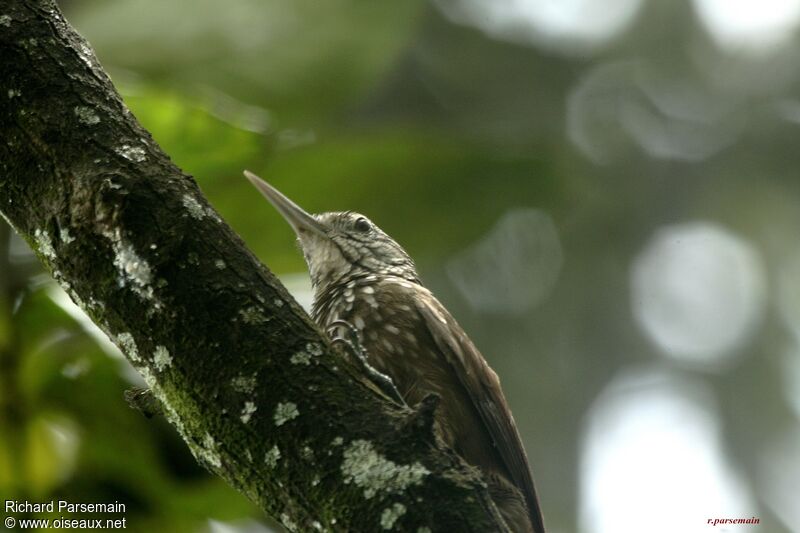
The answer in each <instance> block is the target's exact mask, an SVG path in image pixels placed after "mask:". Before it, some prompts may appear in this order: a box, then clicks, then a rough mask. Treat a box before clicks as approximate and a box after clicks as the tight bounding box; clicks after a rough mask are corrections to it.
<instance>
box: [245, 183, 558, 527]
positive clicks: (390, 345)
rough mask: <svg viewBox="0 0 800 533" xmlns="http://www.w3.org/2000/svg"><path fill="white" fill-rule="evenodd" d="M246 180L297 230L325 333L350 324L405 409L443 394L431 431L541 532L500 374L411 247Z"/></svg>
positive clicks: (359, 219)
mask: <svg viewBox="0 0 800 533" xmlns="http://www.w3.org/2000/svg"><path fill="white" fill-rule="evenodd" d="M244 174H245V176H246V177H247V179H248V180H249V181H250V182H251V183H252V184H253V185H254V186H255V188H256V189H257V190H258V191H259V192H260V193H261V194H262V195H263V196H264V197H265V198H266V199H267V200H268V201H269V202H270V203H271V204H272V206H273V207H274V208H275V209H276V210H277V211H278V212H279V213H280V215H281V216H282V217H283V218H284V219H285V220H286V222H288V223H289V225H290V226H291V227H292V229H293V230H294V232H295V234H296V235H297V238H298V241H299V245H300V248H301V250H302V253H303V256H304V258H305V261H306V263H307V265H308V269H309V273H310V276H311V283H312V287H313V291H314V297H313V303H312V307H311V316H312V318H313V319H314V321H315V322H316V323H317V324H318V325H319V326H320V327H322V328H323V329H326V330H329V329H330V328H338V327H340V326H342V325H346V326H348V327H349V328H351V329H352V330H353V331H354V332H355V335H356V336H357V340H358V344H359V345H360V346H359V349H363V352H364V357H366V360H367V361H366V363H367V364H368V368H369V369H370V371H371V372H374V373H375V374H376V375H378V376H380V377H381V378H384V379H385V380H388V382H389V383H391V388H392V389H394V390H396V392H397V393H398V394H399V395H400V396H401V397H402V401H404V402H405V403H406V404H407V405H417V404H419V402H421V401H422V400H424V399H425V398H426V397H429V396H430V395H431V394H434V395H437V396H438V397H439V403H438V407H437V408H436V410H435V416H434V420H435V427H436V430H437V432H438V434H439V435H440V437H441V439H442V440H443V441H444V442H445V444H447V445H448V446H449V447H450V448H451V449H453V450H454V451H455V452H456V453H457V454H458V455H459V456H460V457H461V458H462V459H463V460H464V461H465V462H467V463H468V464H470V465H471V466H473V467H477V468H478V470H479V471H480V472H481V474H482V476H483V478H484V480H485V482H486V484H487V488H488V489H489V494H490V496H491V498H492V500H493V502H494V503H495V506H496V507H497V508H498V510H499V511H500V515H501V516H502V518H503V520H504V521H505V522H506V525H507V527H508V529H509V530H511V531H513V532H515V533H517V532H518V533H544V532H545V528H544V520H543V517H542V512H541V508H540V505H539V500H538V497H537V493H536V489H535V486H534V482H533V477H532V474H531V470H530V466H529V463H528V458H527V455H526V454H525V449H524V447H523V445H522V440H521V438H520V435H519V431H518V430H517V426H516V423H515V422H514V417H513V416H512V414H511V409H510V408H509V405H508V402H507V401H506V399H505V396H504V395H503V391H502V389H501V387H500V381H499V379H498V377H497V374H496V373H495V372H494V371H493V370H492V369H491V368H490V367H489V365H488V363H487V362H486V360H485V359H484V358H483V356H482V355H481V353H480V352H479V351H478V349H477V348H476V347H475V345H474V344H473V342H472V341H471V340H470V338H469V337H468V336H467V334H466V333H465V332H464V330H463V329H462V328H461V326H460V325H459V324H458V323H457V322H456V320H455V319H454V318H453V316H452V315H451V314H450V313H449V312H448V311H447V309H445V307H444V306H443V305H442V304H441V303H440V302H439V300H437V299H436V297H434V295H433V294H432V293H431V291H430V290H428V289H427V288H426V287H425V286H424V285H423V284H422V281H421V280H420V277H419V275H418V274H417V270H416V267H415V265H414V262H413V260H412V259H411V257H410V256H409V255H408V253H406V251H405V250H404V249H403V248H402V247H401V246H400V245H399V244H398V243H397V242H395V240H394V239H392V238H391V237H390V236H389V235H387V234H386V233H385V232H383V231H382V230H381V229H380V228H379V227H378V226H376V225H375V224H374V223H373V222H372V221H371V220H370V219H368V218H367V217H366V216H364V215H362V214H359V213H356V212H353V211H342V212H326V213H321V214H310V213H308V212H306V211H305V210H303V209H302V208H301V207H299V206H298V205H297V204H296V203H294V202H293V201H292V200H290V199H289V198H287V197H286V196H285V195H283V194H282V193H281V192H279V191H278V190H277V189H276V188H275V187H273V186H272V185H270V184H268V183H267V182H266V181H264V180H262V179H261V178H260V177H258V176H257V175H255V174H253V173H252V172H249V171H244Z"/></svg>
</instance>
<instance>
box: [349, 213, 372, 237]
mask: <svg viewBox="0 0 800 533" xmlns="http://www.w3.org/2000/svg"><path fill="white" fill-rule="evenodd" d="M353 227H354V228H355V229H356V230H357V231H360V232H363V233H366V232H368V231H369V230H370V228H371V227H372V226H371V225H370V223H369V220H367V219H366V218H364V217H358V218H357V219H356V221H355V223H354V224H353Z"/></svg>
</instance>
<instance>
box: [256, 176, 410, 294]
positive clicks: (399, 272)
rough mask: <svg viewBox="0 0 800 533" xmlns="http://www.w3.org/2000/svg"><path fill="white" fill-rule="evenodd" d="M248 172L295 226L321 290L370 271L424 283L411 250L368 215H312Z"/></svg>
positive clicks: (365, 274)
mask: <svg viewBox="0 0 800 533" xmlns="http://www.w3.org/2000/svg"><path fill="white" fill-rule="evenodd" d="M244 175H245V176H246V177H247V179H249V180H250V183H252V184H253V185H254V186H255V187H256V189H258V190H259V191H260V192H261V194H263V195H264V197H265V198H266V199H267V200H269V202H270V203H271V204H272V205H273V206H274V207H275V209H277V210H278V212H279V213H280V214H281V215H282V216H283V218H284V219H286V221H287V222H288V223H289V225H291V226H292V229H294V232H295V233H296V234H297V240H298V242H299V243H300V248H301V249H302V250H303V256H304V257H305V259H306V263H307V264H308V270H309V272H310V273H311V282H312V284H313V285H314V288H315V289H319V288H321V287H326V286H328V285H330V284H335V283H339V282H341V281H347V280H350V279H353V278H356V277H359V276H368V275H370V274H376V275H382V276H385V275H393V276H398V277H401V278H404V279H406V280H408V281H412V282H415V283H419V277H418V276H417V272H416V269H415V267H414V262H413V261H412V260H411V258H410V257H409V256H408V254H407V253H406V252H405V250H403V248H401V247H400V245H399V244H397V243H396V242H395V241H394V240H393V239H392V238H391V237H389V236H388V235H386V233H384V232H383V231H381V229H380V228H379V227H378V226H376V225H375V224H373V223H372V222H371V221H370V220H369V219H368V218H367V217H365V216H364V215H361V214H359V213H354V212H352V211H343V212H329V213H322V214H319V215H312V214H309V213H307V212H306V211H305V210H303V209H302V208H301V207H300V206H298V205H297V204H295V203H294V202H292V201H291V200H290V199H288V198H287V197H286V196H284V195H283V194H282V193H281V192H279V191H278V190H277V189H275V187H273V186H272V185H270V184H268V183H267V182H265V181H264V180H262V179H261V178H259V177H258V176H256V175H255V174H253V173H252V172H249V171H245V172H244Z"/></svg>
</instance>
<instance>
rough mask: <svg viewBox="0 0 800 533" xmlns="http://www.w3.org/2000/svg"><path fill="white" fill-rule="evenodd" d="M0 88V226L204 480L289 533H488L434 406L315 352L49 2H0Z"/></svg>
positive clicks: (257, 267) (295, 310)
mask: <svg viewBox="0 0 800 533" xmlns="http://www.w3.org/2000/svg"><path fill="white" fill-rule="evenodd" d="M122 23H124V21H120V24H122ZM0 72H2V78H1V79H0V212H2V214H3V215H4V217H5V218H6V219H7V220H8V222H9V223H10V224H11V225H12V226H13V227H14V229H15V230H16V231H17V232H18V233H19V234H20V235H21V236H22V237H24V238H25V239H26V240H27V241H28V242H29V243H30V244H31V246H32V247H33V248H34V250H36V252H37V254H38V255H39V257H40V259H41V260H42V262H43V263H44V265H45V266H46V268H47V269H48V270H49V271H50V272H51V273H52V275H53V277H54V278H55V279H56V280H57V281H58V282H59V283H60V284H61V285H62V286H63V287H64V288H65V289H66V290H67V292H68V293H69V294H70V296H71V297H72V298H73V300H74V301H75V302H76V303H78V305H80V306H81V307H82V308H83V309H84V310H85V311H86V312H87V313H88V314H89V316H91V318H92V319H93V320H94V321H95V322H96V323H97V324H98V325H99V326H100V327H101V328H102V329H103V330H104V331H105V332H106V333H107V334H108V335H109V337H110V338H111V339H113V340H114V341H115V342H116V343H117V345H118V346H120V348H121V349H122V350H123V351H124V353H125V354H126V356H127V357H128V359H129V360H130V361H131V362H132V363H133V365H134V366H135V367H136V368H137V369H138V370H139V371H140V372H141V373H142V375H143V376H144V377H145V379H146V381H147V382H148V385H149V386H150V387H151V388H152V389H153V391H154V393H155V394H156V397H157V398H158V399H159V400H160V401H161V402H162V404H163V407H164V411H165V413H166V415H167V417H168V419H169V420H170V422H171V423H172V424H173V425H174V426H175V427H176V429H177V430H178V431H179V432H180V433H181V435H182V436H183V438H184V439H185V441H186V443H187V444H188V445H189V447H190V448H191V450H192V452H193V453H194V454H195V456H196V457H197V458H198V460H199V461H200V462H202V463H203V464H204V465H205V466H206V467H207V468H208V469H209V470H211V471H212V472H214V473H216V474H218V475H219V476H221V477H222V478H224V479H225V480H226V481H227V482H228V483H230V484H231V485H232V486H233V487H235V488H236V489H238V490H240V491H242V492H243V493H245V494H246V495H247V496H248V497H250V498H251V499H252V500H253V501H255V502H257V503H258V504H259V505H260V506H261V507H262V508H263V509H264V511H265V512H266V513H268V514H269V515H271V516H273V517H275V518H277V519H278V520H280V521H281V522H282V523H283V524H284V525H286V526H287V527H288V528H289V529H295V530H300V531H313V530H330V531H379V530H382V529H394V530H402V531H420V532H424V531H427V530H430V531H480V532H485V531H500V530H503V526H502V525H500V524H501V521H500V518H499V516H498V514H497V511H496V510H495V508H494V506H493V505H492V504H491V500H490V498H489V497H488V494H487V493H486V490H485V488H484V486H483V484H482V482H481V480H480V477H479V476H478V475H477V474H476V473H475V471H474V470H473V469H471V468H469V467H467V466H465V465H464V464H463V463H462V462H461V461H460V460H459V459H458V458H457V457H456V456H455V455H454V454H452V452H450V451H449V450H447V449H445V448H444V447H442V446H441V444H440V443H438V442H437V440H436V439H435V437H434V434H433V431H432V427H431V426H432V422H431V420H432V410H433V409H434V408H435V405H434V403H435V402H433V401H431V402H429V403H428V404H427V405H425V406H418V407H417V408H415V409H408V408H400V407H397V406H395V405H394V404H392V403H391V402H390V401H388V400H387V399H386V398H385V397H383V396H381V395H380V394H378V393H376V392H375V390H374V389H373V388H371V387H370V386H369V384H368V383H367V382H366V381H365V379H364V378H363V376H361V374H360V373H359V371H358V370H356V369H355V368H354V367H353V366H352V365H351V364H350V363H349V362H348V361H347V360H346V359H345V358H344V357H342V355H341V354H340V353H339V352H337V351H335V350H333V349H332V348H331V345H330V342H329V340H328V339H327V338H326V337H325V336H324V335H323V334H322V333H321V332H320V331H319V329H318V328H317V327H316V325H315V324H314V323H313V322H312V321H311V320H310V319H309V317H308V316H307V315H306V314H305V313H304V312H303V310H302V309H301V308H300V307H299V306H298V305H297V304H296V302H295V301H294V300H293V299H292V298H291V297H290V296H289V294H288V293H287V291H286V290H285V289H284V288H283V287H282V286H281V285H280V283H279V282H278V281H277V279H276V278H275V277H274V276H273V275H272V274H271V273H270V272H269V270H267V269H266V268H265V267H264V266H263V265H262V264H261V263H260V262H259V261H258V260H257V259H256V258H255V257H254V256H253V254H252V253H250V252H249V251H248V250H247V249H246V248H245V247H244V245H243V243H242V241H241V239H240V238H239V237H238V236H237V235H236V234H235V233H234V232H233V231H232V230H231V229H230V228H229V227H228V226H227V225H226V224H225V223H224V221H222V220H221V219H220V218H219V216H218V215H217V214H216V212H215V211H214V210H213V208H212V207H211V206H210V205H209V204H208V202H207V201H206V200H205V198H204V197H203V195H202V194H201V192H200V190H199V189H198V187H197V184H196V183H195V181H194V180H193V179H192V178H191V177H190V176H187V175H186V174H184V173H183V172H181V170H180V169H179V168H177V167H176V166H175V165H174V164H173V163H172V162H171V161H170V160H169V158H168V157H167V156H166V155H165V154H164V153H163V152H162V151H161V150H160V149H159V147H158V145H157V144H156V143H155V142H154V141H153V139H152V137H151V136H150V135H149V134H148V132H147V131H146V130H145V129H144V128H142V126H141V125H140V124H139V123H138V122H137V121H136V119H135V118H134V117H133V116H132V115H131V113H130V112H129V111H128V109H127V108H126V107H125V104H124V103H123V102H122V101H121V99H120V97H119V95H118V94H117V92H116V91H115V90H114V87H113V86H112V84H111V82H110V80H109V79H108V77H107V76H106V74H105V73H104V72H103V70H102V69H101V67H100V65H99V63H98V61H97V59H96V57H95V55H94V53H93V52H92V50H91V48H90V47H89V45H88V44H87V43H86V41H85V40H84V39H83V38H81V37H80V36H79V35H77V34H76V33H75V31H74V30H73V29H72V28H71V27H70V26H69V24H68V23H67V22H66V21H65V20H64V18H63V16H62V15H61V13H60V12H59V10H58V8H57V7H56V5H55V4H54V3H53V2H51V1H47V0H40V1H34V0H5V1H4V2H2V4H0ZM108 423H109V424H113V423H114V421H113V420H109V421H108ZM124 460H125V458H124V457H120V461H124ZM426 528H427V529H426Z"/></svg>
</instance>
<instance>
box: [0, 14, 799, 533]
mask: <svg viewBox="0 0 800 533" xmlns="http://www.w3.org/2000/svg"><path fill="white" fill-rule="evenodd" d="M59 3H60V4H61V6H62V8H63V9H64V11H65V14H66V15H67V17H68V19H69V20H70V21H71V22H72V23H73V25H75V26H76V27H77V29H78V30H79V31H80V32H81V33H82V34H83V35H84V36H85V37H86V38H87V39H88V40H89V41H90V42H91V44H92V45H93V47H94V48H95V50H96V52H97V54H98V56H99V58H100V60H101V62H102V64H103V65H104V67H105V68H106V69H107V70H108V72H109V73H110V75H111V77H112V78H113V80H114V82H115V84H116V85H117V87H118V89H119V90H120V92H121V93H122V95H123V97H124V98H125V101H126V102H127V104H128V105H129V106H130V108H131V110H132V111H133V112H134V113H135V115H136V116H137V117H138V118H139V120H140V121H141V122H142V124H143V125H144V126H145V127H146V128H147V129H149V130H150V131H151V132H152V133H153V136H154V137H155V139H156V140H157V141H158V142H159V143H160V144H161V146H162V147H163V148H164V150H165V151H166V152H167V153H169V154H170V155H171V156H172V157H173V159H174V160H175V162H176V163H177V164H178V165H179V166H181V167H182V168H184V169H185V170H186V171H188V172H189V173H191V174H192V175H194V176H195V177H196V179H197V181H198V183H199V184H200V186H201V187H202V189H203V191H204V192H205V194H206V196H207V197H208V198H209V200H210V201H211V203H212V204H213V205H214V206H215V207H216V208H217V209H218V210H219V212H220V213H221V215H222V216H223V217H224V218H225V220H227V221H228V223H229V224H230V225H231V226H233V228H234V229H235V230H236V231H237V232H239V234H240V235H242V237H243V238H244V239H245V241H246V242H247V244H248V245H249V246H250V247H251V248H252V249H253V250H254V251H255V252H256V253H257V255H258V256H259V257H260V258H261V259H262V260H263V261H264V262H265V263H266V264H267V265H268V266H269V267H270V268H271V269H272V270H273V271H275V272H276V273H277V274H278V275H279V276H281V278H282V279H283V280H284V282H285V283H286V284H287V286H289V287H290V289H291V290H292V291H293V292H294V294H295V295H296V296H297V298H298V299H299V300H300V301H301V302H302V303H304V304H305V305H308V304H309V303H310V288H309V286H308V281H307V274H306V269H305V264H304V263H303V261H302V258H301V256H300V254H299V253H298V251H297V249H296V247H295V246H294V245H293V237H292V232H291V230H290V229H289V227H288V226H286V224H285V223H284V222H283V221H282V220H281V219H280V218H279V216H278V215H277V214H276V213H275V212H274V211H273V209H271V208H270V207H269V206H268V205H267V204H266V202H265V201H264V200H263V199H261V198H260V197H259V195H258V194H257V193H256V191H255V190H253V189H252V187H251V186H250V185H249V184H248V183H247V182H246V181H245V180H244V179H242V177H241V171H242V169H244V168H248V169H250V170H253V171H255V172H257V173H259V174H261V175H262V176H263V177H265V178H266V179H268V180H269V181H270V182H271V183H273V184H274V185H276V186H277V187H278V188H279V189H281V190H282V191H283V192H285V193H286V194H287V195H288V196H289V197H291V198H293V199H294V200H295V201H297V202H298V203H299V204H300V205H302V206H303V207H305V208H307V209H308V210H310V211H316V212H319V211H327V210H344V209H353V210H357V211H360V212H363V213H365V214H367V215H368V216H369V217H371V218H372V219H373V220H374V221H375V222H376V223H377V224H378V225H380V226H381V227H382V228H383V229H384V230H385V231H386V232H387V233H389V234H390V235H392V236H393V237H395V238H396V239H397V240H398V241H399V242H400V243H401V244H402V245H404V246H405V247H406V249H407V250H408V251H409V252H410V254H411V255H412V256H413V257H414V258H415V260H416V261H417V264H418V266H419V269H420V271H421V273H422V275H423V278H424V279H425V282H426V284H427V285H428V286H429V287H431V288H432V289H433V290H434V292H435V293H436V294H437V295H438V296H439V298H440V299H441V300H442V301H443V302H444V303H445V305H446V306H447V307H448V308H449V309H450V310H451V312H453V314H454V315H455V316H456V317H457V318H458V319H459V320H460V322H461V323H462V325H463V326H464V327H465V329H466V330H467V331H468V332H469V333H470V335H471V336H472V338H473V340H474V341H475V342H476V343H477V345H478V346H479V347H480V348H481V350H482V351H483V353H484V355H485V356H486V358H487V359H488V360H489V362H490V364H491V365H492V366H493V367H494V368H495V369H496V370H497V372H498V374H499V375H500V377H501V379H502V381H503V384H504V388H505V391H506V395H507V397H508V399H509V401H510V403H511V405H512V407H513V410H514V414H515V416H516V419H517V423H518V425H519V427H520V430H521V432H522V435H523V438H524V441H525V444H526V447H527V451H528V454H529V456H530V459H531V463H532V466H533V470H534V477H535V479H536V481H537V484H538V487H539V492H540V495H541V501H542V505H543V507H544V512H545V517H546V519H547V523H548V525H549V527H550V531H551V532H552V533H562V532H563V533H566V532H580V533H627V532H641V531H648V532H656V533H659V532H665V533H666V532H669V533H673V532H695V531H709V530H719V531H722V530H727V531H763V532H770V533H772V532H776V533H782V532H790V531H794V532H797V531H800V505H799V504H798V502H800V239H798V233H799V232H800V179H798V172H797V168H798V166H800V150H798V148H797V140H796V139H797V136H798V133H800V61H798V60H797V58H798V54H800V39H798V25H800V0H761V1H760V2H752V1H748V0H676V1H656V0H604V1H602V2H600V1H594V2H593V1H590V0H559V1H554V0H405V1H403V2H374V1H367V0H313V1H312V0H232V1H230V2H224V3H221V2H219V1H212V0H192V1H191V2H190V1H188V0H181V1H171V2H163V1H160V0H115V1H114V2H108V1H103V0H70V1H66V0H64V1H61V2H59ZM0 237H1V238H0V251H1V252H2V253H0V493H2V495H3V498H4V499H8V498H15V499H29V500H31V501H42V500H45V501H46V500H49V499H51V498H58V497H61V498H66V499H69V500H71V501H88V502H106V501H114V500H117V501H120V502H123V503H125V504H126V505H127V506H128V512H127V515H126V516H127V520H128V529H129V530H131V529H132V530H134V531H187V532H212V533H218V532H219V533H228V532H231V533H236V532H265V531H281V530H280V527H279V526H277V525H276V524H274V523H272V522H271V521H269V520H268V519H266V518H264V517H263V516H262V515H261V514H260V512H259V511H258V510H257V509H256V508H255V507H254V506H253V505H251V504H249V503H248V502H247V501H246V499H245V498H244V497H243V496H241V495H239V494H238V493H236V492H234V491H233V490H232V489H230V488H229V487H227V486H226V485H225V484H224V483H222V482H221V481H219V480H217V479H215V478H213V477H211V476H210V475H208V474H206V473H205V472H204V471H203V470H202V469H201V468H199V467H198V466H197V465H196V464H195V462H194V460H193V459H192V457H191V456H190V454H189V452H188V450H187V448H186V447H185V446H184V445H183V443H182V442H181V441H180V439H179V438H178V437H177V436H176V434H175V432H174V431H173V430H172V429H171V428H170V427H169V426H168V425H167V424H166V423H164V422H163V421H160V420H156V421H147V420H145V419H143V418H142V417H141V416H140V415H139V414H138V413H136V412H133V411H131V410H130V409H128V407H127V406H126V405H125V403H124V401H123V399H122V391H123V390H124V389H125V388H127V387H129V386H130V385H131V384H134V383H138V377H137V376H136V374H135V372H134V371H133V370H132V369H131V367H130V366H129V365H128V364H127V362H126V361H125V360H124V359H122V358H121V356H120V355H119V353H118V352H117V351H116V349H114V348H113V346H111V345H110V343H109V342H108V340H107V339H106V338H105V337H104V336H103V335H102V334H101V333H98V332H97V331H96V330H95V329H93V328H92V326H91V324H90V323H89V322H88V321H87V319H86V318H85V317H84V316H83V315H82V314H81V313H80V312H79V311H77V310H76V308H75V307H74V306H73V305H72V304H71V302H70V301H69V298H68V297H66V296H65V295H64V294H63V292H61V290H60V289H59V288H57V287H56V286H55V285H54V283H53V282H52V281H51V280H50V279H49V278H48V277H47V276H45V275H43V274H42V271H41V269H40V267H39V266H38V264H37V263H36V261H35V259H34V258H33V256H32V255H31V254H30V252H29V251H28V250H27V248H26V246H25V245H24V244H23V243H21V241H20V240H18V239H17V238H16V237H15V236H13V235H11V233H10V231H9V229H8V228H7V227H5V226H3V227H2V228H0ZM752 517H756V518H758V519H760V524H759V525H740V526H726V527H727V529H725V528H724V527H722V526H717V527H716V528H715V527H712V526H710V525H708V524H707V520H708V519H714V518H745V519H747V518H752Z"/></svg>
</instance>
